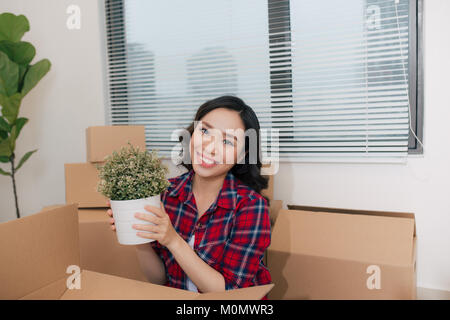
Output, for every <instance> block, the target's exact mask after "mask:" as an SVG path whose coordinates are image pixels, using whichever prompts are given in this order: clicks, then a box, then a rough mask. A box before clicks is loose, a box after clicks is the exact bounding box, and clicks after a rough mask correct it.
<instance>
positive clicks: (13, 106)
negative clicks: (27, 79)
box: [0, 92, 22, 124]
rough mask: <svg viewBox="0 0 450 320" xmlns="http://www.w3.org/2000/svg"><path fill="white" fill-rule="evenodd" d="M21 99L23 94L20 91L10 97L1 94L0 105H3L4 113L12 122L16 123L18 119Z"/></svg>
mask: <svg viewBox="0 0 450 320" xmlns="http://www.w3.org/2000/svg"><path fill="white" fill-rule="evenodd" d="M21 101H22V94H21V93H20V92H18V93H16V94H13V95H12V96H10V97H6V96H4V95H2V94H0V105H1V106H2V107H3V108H2V115H3V117H5V118H6V120H8V122H9V123H10V124H12V123H14V121H16V119H17V115H18V114H19V107H20V103H21Z"/></svg>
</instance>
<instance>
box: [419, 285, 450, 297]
mask: <svg viewBox="0 0 450 320" xmlns="http://www.w3.org/2000/svg"><path fill="white" fill-rule="evenodd" d="M417 300H450V291H444V290H435V289H426V288H419V287H418V288H417Z"/></svg>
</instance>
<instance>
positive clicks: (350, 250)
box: [268, 205, 416, 299]
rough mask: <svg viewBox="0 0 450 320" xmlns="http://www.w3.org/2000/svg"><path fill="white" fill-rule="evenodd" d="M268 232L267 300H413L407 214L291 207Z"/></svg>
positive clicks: (411, 230)
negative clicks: (269, 289)
mask: <svg viewBox="0 0 450 320" xmlns="http://www.w3.org/2000/svg"><path fill="white" fill-rule="evenodd" d="M288 208H295V209H296V210H286V209H281V210H280V212H279V215H278V218H277V221H276V223H275V227H274V229H273V232H272V243H271V246H270V247H269V250H268V267H269V270H270V273H271V275H272V281H273V283H274V284H275V289H274V290H273V291H272V292H271V293H270V294H269V298H270V299H415V298H416V270H415V266H416V265H415V261H416V234H415V220H414V214H412V213H400V212H381V211H359V210H347V209H335V208H321V207H303V206H291V205H288Z"/></svg>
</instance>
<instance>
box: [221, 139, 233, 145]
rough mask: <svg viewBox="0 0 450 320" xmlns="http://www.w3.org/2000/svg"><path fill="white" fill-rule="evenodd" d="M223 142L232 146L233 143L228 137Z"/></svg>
mask: <svg viewBox="0 0 450 320" xmlns="http://www.w3.org/2000/svg"><path fill="white" fill-rule="evenodd" d="M223 142H224V144H229V145H230V146H232V145H233V143H232V142H231V141H230V140H227V139H225V140H223Z"/></svg>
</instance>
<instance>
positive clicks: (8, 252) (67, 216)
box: [0, 204, 80, 299]
mask: <svg viewBox="0 0 450 320" xmlns="http://www.w3.org/2000/svg"><path fill="white" fill-rule="evenodd" d="M77 211H78V209H77V206H76V205H73V204H72V205H67V206H63V207H59V208H55V209H50V210H48V211H44V212H40V213H38V214H33V215H29V216H26V217H23V218H20V219H17V220H12V221H9V222H5V223H2V224H0V284H1V285H0V299H18V298H20V297H23V296H25V295H27V294H29V293H31V292H34V291H35V290H37V289H39V288H42V287H44V286H47V285H49V284H51V283H53V282H55V281H57V280H60V279H62V278H67V276H68V275H67V274H66V270H67V267H68V266H70V265H78V266H79V265H80V253H79V238H78V215H77Z"/></svg>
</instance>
